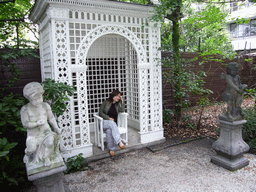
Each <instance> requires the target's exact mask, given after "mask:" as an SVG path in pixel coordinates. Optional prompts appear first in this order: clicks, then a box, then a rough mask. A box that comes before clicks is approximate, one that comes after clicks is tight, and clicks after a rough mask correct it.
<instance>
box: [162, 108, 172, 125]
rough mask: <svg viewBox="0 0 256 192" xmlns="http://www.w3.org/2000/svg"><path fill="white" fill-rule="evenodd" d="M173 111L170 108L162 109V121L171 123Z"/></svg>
mask: <svg viewBox="0 0 256 192" xmlns="http://www.w3.org/2000/svg"><path fill="white" fill-rule="evenodd" d="M173 114H174V113H173V111H172V110H171V109H165V110H164V111H163V121H164V123H171V115H173Z"/></svg>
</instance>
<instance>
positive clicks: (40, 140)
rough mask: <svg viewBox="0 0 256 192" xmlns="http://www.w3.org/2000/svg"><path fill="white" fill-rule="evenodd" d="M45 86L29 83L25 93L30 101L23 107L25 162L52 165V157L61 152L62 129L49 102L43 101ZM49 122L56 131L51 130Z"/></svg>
mask: <svg viewBox="0 0 256 192" xmlns="http://www.w3.org/2000/svg"><path fill="white" fill-rule="evenodd" d="M43 93H44V90H43V87H42V85H41V84H40V83H37V82H31V83H28V84H27V85H26V86H25V87H24V89H23V95H24V97H25V98H27V99H28V100H29V103H28V104H26V105H25V106H23V107H22V108H21V121H22V125H23V127H24V128H26V129H27V140H26V149H25V156H24V159H23V161H24V163H26V164H27V165H28V164H29V163H33V164H35V163H40V162H42V163H43V165H44V166H50V165H51V157H53V158H54V155H56V154H59V134H60V133H61V129H60V128H59V127H58V124H57V122H56V120H55V118H54V116H53V113H52V110H51V107H50V106H49V104H47V103H45V102H43ZM48 122H49V123H50V125H51V126H52V128H53V129H54V131H55V132H56V133H57V134H56V133H55V132H53V131H52V130H51V127H50V126H49V124H48Z"/></svg>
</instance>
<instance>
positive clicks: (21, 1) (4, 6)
mask: <svg viewBox="0 0 256 192" xmlns="http://www.w3.org/2000/svg"><path fill="white" fill-rule="evenodd" d="M32 6H33V1H30V0H16V1H15V2H14V3H0V12H1V15H0V20H2V21H0V28H1V30H0V47H1V48H5V47H7V46H13V45H14V42H16V47H17V36H16V35H14V34H17V33H16V31H17V26H18V31H19V32H18V34H19V44H22V47H23V46H26V47H28V44H27V43H26V42H25V41H26V40H25V39H26V38H28V37H26V33H27V32H28V31H31V32H32V33H34V34H36V26H35V25H34V24H31V23H29V22H26V21H25V20H24V18H25V19H26V18H27V17H28V14H29V11H30V9H31V8H32ZM6 20H8V21H6ZM10 20H12V21H10ZM15 20H16V21H15ZM35 37H36V36H35ZM36 44H37V43H34V45H36ZM36 46H37V45H36Z"/></svg>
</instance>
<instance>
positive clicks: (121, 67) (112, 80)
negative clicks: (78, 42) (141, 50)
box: [86, 34, 139, 129]
mask: <svg viewBox="0 0 256 192" xmlns="http://www.w3.org/2000/svg"><path fill="white" fill-rule="evenodd" d="M86 65H87V71H86V81H87V98H88V116H89V124H90V127H93V123H94V118H93V114H94V113H97V112H98V110H99V107H100V105H101V103H102V102H103V101H104V100H105V99H107V98H108V96H109V94H110V93H111V92H112V91H113V90H114V89H119V90H120V91H121V92H122V93H123V97H124V99H125V101H126V111H127V112H128V114H129V118H128V119H129V125H130V126H134V127H135V128H137V129H139V90H138V89H139V80H138V68H137V65H138V56H137V52H136V50H135V48H134V46H133V44H132V43H131V42H130V41H129V40H128V39H126V38H125V37H123V36H121V35H118V34H106V35H103V36H101V37H99V38H98V39H97V40H95V41H94V42H93V44H92V45H91V46H90V48H89V50H88V53H87V55H86ZM136 125H137V126H136Z"/></svg>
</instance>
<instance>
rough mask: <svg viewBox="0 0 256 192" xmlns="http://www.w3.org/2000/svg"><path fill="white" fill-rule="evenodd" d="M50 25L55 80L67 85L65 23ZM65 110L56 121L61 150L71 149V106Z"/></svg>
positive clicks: (56, 22)
mask: <svg viewBox="0 0 256 192" xmlns="http://www.w3.org/2000/svg"><path fill="white" fill-rule="evenodd" d="M52 25H54V26H53V27H52V28H53V29H54V32H55V33H54V34H55V36H54V42H55V43H54V45H53V46H54V47H53V50H54V51H55V58H54V59H55V60H54V61H55V63H54V64H55V68H54V69H55V72H54V73H55V80H56V81H59V82H62V83H65V84H69V68H68V39H67V22H66V21H55V22H54V23H53V24H52ZM67 104H68V105H67V110H66V111H65V112H64V113H63V115H62V116H61V117H60V118H59V119H58V121H59V125H60V127H62V129H63V130H64V131H63V134H62V142H61V148H62V149H69V148H72V147H73V138H72V123H71V105H70V102H68V103H67Z"/></svg>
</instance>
